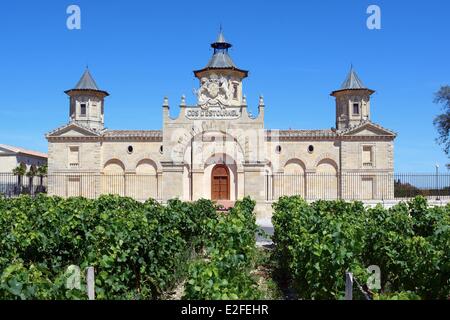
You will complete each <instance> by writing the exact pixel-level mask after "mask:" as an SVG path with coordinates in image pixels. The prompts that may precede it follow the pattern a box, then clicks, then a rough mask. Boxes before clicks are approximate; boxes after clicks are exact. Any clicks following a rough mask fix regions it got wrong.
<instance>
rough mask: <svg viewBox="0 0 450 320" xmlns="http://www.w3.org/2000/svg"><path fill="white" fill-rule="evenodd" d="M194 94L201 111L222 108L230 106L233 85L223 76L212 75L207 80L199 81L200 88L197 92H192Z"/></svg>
mask: <svg viewBox="0 0 450 320" xmlns="http://www.w3.org/2000/svg"><path fill="white" fill-rule="evenodd" d="M194 93H195V94H196V95H197V99H198V105H199V106H200V107H201V108H202V109H207V108H208V107H210V106H220V107H221V108H224V107H225V106H227V105H230V102H231V100H232V98H233V84H232V83H231V81H229V80H228V79H227V78H225V77H224V76H218V75H216V74H212V75H211V76H210V77H209V78H206V77H204V78H202V79H201V86H200V88H199V89H198V90H194Z"/></svg>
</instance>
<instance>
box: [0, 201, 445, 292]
mask: <svg viewBox="0 0 450 320" xmlns="http://www.w3.org/2000/svg"><path fill="white" fill-rule="evenodd" d="M254 206H255V203H254V201H252V200H251V199H249V198H244V199H243V200H242V201H238V202H237V203H236V205H235V207H234V208H232V209H231V210H230V211H229V212H225V213H223V212H219V213H218V211H217V208H216V207H215V205H214V203H212V202H211V201H209V200H199V201H197V202H193V203H187V202H182V201H180V200H171V201H169V202H168V203H167V205H161V204H159V203H158V202H156V201H154V200H148V201H146V202H144V203H141V202H137V201H135V200H132V199H130V198H122V197H119V196H102V197H100V198H98V199H97V200H89V199H84V198H69V199H62V198H58V197H47V196H44V195H40V196H37V197H35V198H31V197H28V196H21V197H18V198H11V199H6V198H0V300H4V299H7V300H10V299H87V295H86V277H85V273H84V272H81V281H80V283H81V286H80V287H79V288H75V289H74V288H68V287H67V279H68V276H70V275H68V273H67V267H68V266H70V265H75V266H79V268H80V270H86V268H88V267H94V269H95V295H96V299H169V298H170V295H171V293H173V292H174V291H178V294H179V295H178V296H177V298H181V299H213V300H217V299H220V300H222V299H283V298H286V296H285V295H284V294H283V290H286V288H287V287H289V288H292V289H293V291H294V292H295V295H296V298H298V299H342V298H343V296H344V291H345V273H346V272H352V273H353V274H354V276H355V277H356V278H357V279H358V281H359V282H360V283H362V284H365V283H366V281H367V279H368V278H369V276H370V273H369V272H368V271H367V267H368V266H370V265H377V266H379V268H380V270H381V289H380V290H372V292H371V295H372V297H373V298H374V299H445V298H447V297H448V296H449V293H450V280H449V278H450V206H447V207H429V206H428V205H427V202H426V200H425V199H424V198H420V197H419V198H416V199H414V200H412V201H410V202H408V203H401V204H398V205H397V206H395V207H393V208H391V209H384V208H382V207H381V206H378V207H376V208H373V209H367V208H365V207H364V206H363V204H362V203H359V202H354V203H348V202H342V201H318V202H315V203H312V204H308V203H307V202H305V201H304V200H302V199H301V198H299V197H284V198H280V199H279V201H278V202H276V203H275V204H274V206H273V207H274V216H273V224H274V231H275V233H274V236H273V241H274V245H273V246H272V248H271V250H267V249H265V250H262V249H261V248H258V247H257V246H256V234H257V233H259V232H260V231H259V228H258V226H257V225H256V220H255V214H254ZM261 270H263V272H262V273H263V276H261V275H260V276H258V274H260V273H261ZM261 281H262V282H264V284H263V285H261ZM268 288H269V289H268Z"/></svg>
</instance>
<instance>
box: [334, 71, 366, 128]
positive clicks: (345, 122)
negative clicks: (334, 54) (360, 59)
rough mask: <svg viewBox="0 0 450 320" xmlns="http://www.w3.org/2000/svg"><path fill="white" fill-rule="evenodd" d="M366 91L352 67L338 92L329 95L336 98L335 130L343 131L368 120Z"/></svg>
mask: <svg viewBox="0 0 450 320" xmlns="http://www.w3.org/2000/svg"><path fill="white" fill-rule="evenodd" d="M373 93H375V91H373V90H371V89H368V88H367V87H366V86H365V85H364V84H363V82H362V81H361V79H360V78H359V77H358V75H357V74H356V71H355V69H354V68H353V66H352V67H351V68H350V71H349V73H348V75H347V77H346V79H345V81H344V82H343V83H342V85H341V88H340V89H339V90H335V91H333V92H332V93H331V96H333V97H335V98H336V128H337V129H338V130H345V129H348V128H351V127H353V126H356V125H358V124H360V123H361V122H363V121H368V120H370V96H371V95H372V94H373Z"/></svg>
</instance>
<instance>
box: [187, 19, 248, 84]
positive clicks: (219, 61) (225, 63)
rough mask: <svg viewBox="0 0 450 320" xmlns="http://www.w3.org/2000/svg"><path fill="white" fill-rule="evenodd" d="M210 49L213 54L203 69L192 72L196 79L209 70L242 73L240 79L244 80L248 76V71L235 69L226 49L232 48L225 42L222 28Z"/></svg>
mask: <svg viewBox="0 0 450 320" xmlns="http://www.w3.org/2000/svg"><path fill="white" fill-rule="evenodd" d="M211 47H212V48H213V49H214V54H213V56H212V57H211V59H209V61H208V64H207V65H206V66H205V68H203V69H201V70H197V71H194V74H195V76H196V77H198V75H199V74H200V73H201V72H203V71H206V70H210V69H232V70H235V71H238V72H241V73H242V77H243V78H245V77H247V75H248V71H244V70H240V69H239V68H237V67H236V65H235V64H234V62H233V59H231V57H230V55H229V54H228V49H230V48H231V47H232V44H231V43H229V42H228V41H227V40H225V36H224V35H223V31H222V26H220V30H219V34H218V36H217V38H216V41H215V42H213V43H212V44H211Z"/></svg>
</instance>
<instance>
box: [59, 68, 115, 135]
mask: <svg viewBox="0 0 450 320" xmlns="http://www.w3.org/2000/svg"><path fill="white" fill-rule="evenodd" d="M65 93H66V94H67V95H68V96H69V97H70V111H69V117H70V121H71V122H75V123H77V124H80V125H82V126H84V127H87V128H89V129H92V130H94V131H101V130H103V128H104V100H105V97H107V96H109V94H108V92H106V91H103V90H100V89H99V88H98V86H97V84H96V82H95V80H94V78H93V77H92V75H91V73H90V72H89V69H87V68H86V71H85V72H84V73H83V76H82V77H81V79H80V81H78V83H77V85H76V86H75V88H73V89H70V90H67V91H65Z"/></svg>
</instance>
